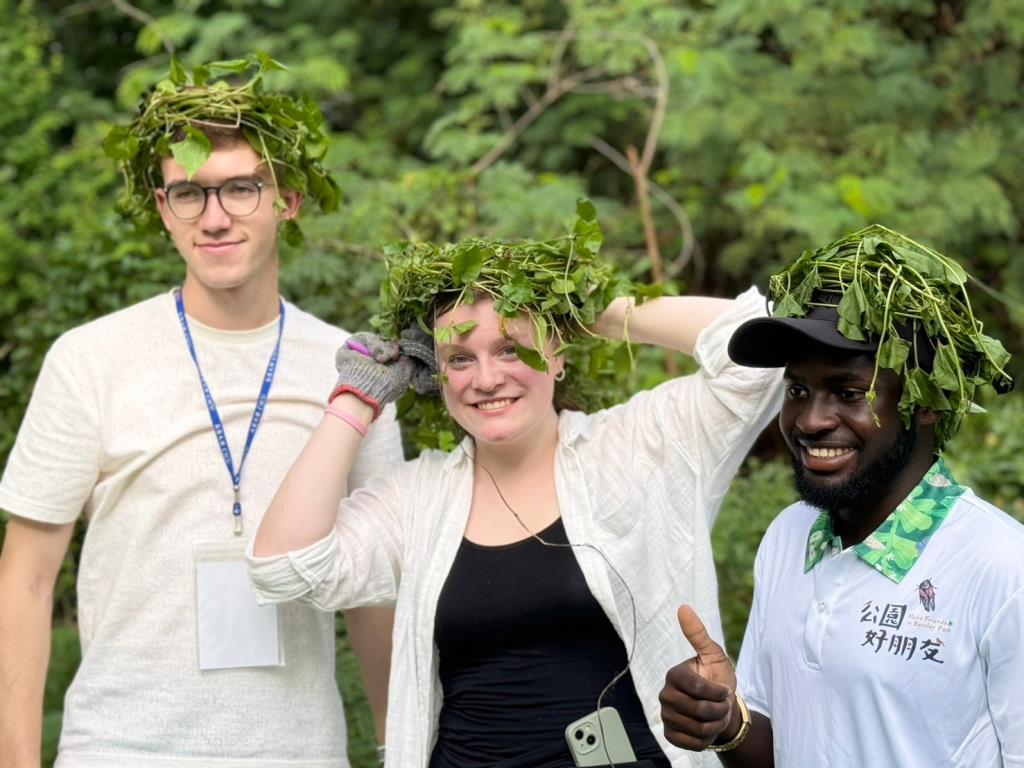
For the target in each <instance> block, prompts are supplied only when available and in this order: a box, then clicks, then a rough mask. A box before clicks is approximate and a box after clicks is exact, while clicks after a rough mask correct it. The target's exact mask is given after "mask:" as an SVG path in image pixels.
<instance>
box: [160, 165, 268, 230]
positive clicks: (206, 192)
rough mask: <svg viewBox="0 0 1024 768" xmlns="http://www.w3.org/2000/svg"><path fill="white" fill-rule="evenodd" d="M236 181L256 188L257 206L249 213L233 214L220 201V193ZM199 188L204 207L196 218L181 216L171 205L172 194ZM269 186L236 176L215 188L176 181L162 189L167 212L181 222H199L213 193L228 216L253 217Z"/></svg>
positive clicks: (260, 181)
mask: <svg viewBox="0 0 1024 768" xmlns="http://www.w3.org/2000/svg"><path fill="white" fill-rule="evenodd" d="M235 181H245V182H248V183H249V184H254V185H255V186H256V205H254V206H253V208H252V210H251V211H249V212H248V213H231V211H229V210H228V209H227V208H225V207H224V201H223V200H221V199H220V191H221V190H222V189H223V188H224V187H225V186H227V185H228V184H230V183H232V182H235ZM184 186H190V187H198V188H199V189H200V190H202V192H203V207H202V208H201V209H200V210H199V213H197V214H196V215H195V216H181V215H179V214H178V212H177V211H175V210H174V205H173V204H172V203H171V192H172V190H174V189H176V188H178V187H184ZM265 186H267V182H265V181H263V180H262V179H255V178H252V177H249V176H235V177H233V178H230V179H225V180H224V181H223V182H221V183H220V184H219V185H217V186H215V187H204V186H203V185H202V184H197V183H196V182H194V181H175V182H172V183H171V184H168V185H167V186H166V187H161V190H162V191H163V193H164V199H165V200H166V201H167V210H169V211H170V212H171V213H172V214H173V215H174V217H175V218H176V219H178V220H179V221H198V220H199V219H201V218H202V216H203V214H204V213H206V208H207V206H208V205H209V204H210V193H211V192H213V193H214V194H215V195H216V196H217V205H219V206H220V209H221V210H222V211H224V213H226V214H227V215H228V216H232V217H234V218H238V219H244V218H245V217H246V216H252V215H253V214H254V213H256V210H257V209H258V208H259V207H260V203H261V202H263V188H264V187H265Z"/></svg>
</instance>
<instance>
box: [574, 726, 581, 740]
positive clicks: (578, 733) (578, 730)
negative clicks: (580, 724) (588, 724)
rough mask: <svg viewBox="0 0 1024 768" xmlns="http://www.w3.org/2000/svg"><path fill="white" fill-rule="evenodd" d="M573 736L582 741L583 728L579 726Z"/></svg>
mask: <svg viewBox="0 0 1024 768" xmlns="http://www.w3.org/2000/svg"><path fill="white" fill-rule="evenodd" d="M573 736H575V737H576V741H582V740H583V729H582V728H577V729H576V733H574V734H573Z"/></svg>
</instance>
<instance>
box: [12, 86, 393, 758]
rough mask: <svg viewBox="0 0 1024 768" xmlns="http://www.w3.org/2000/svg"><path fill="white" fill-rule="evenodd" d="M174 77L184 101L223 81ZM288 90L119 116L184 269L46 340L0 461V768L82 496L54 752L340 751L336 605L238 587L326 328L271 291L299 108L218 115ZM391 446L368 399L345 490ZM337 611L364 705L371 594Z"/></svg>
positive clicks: (381, 683)
mask: <svg viewBox="0 0 1024 768" xmlns="http://www.w3.org/2000/svg"><path fill="white" fill-rule="evenodd" d="M188 87H189V98H190V101H191V102H192V103H195V102H196V101H198V100H200V99H201V98H203V97H205V98H206V99H207V100H208V102H209V104H211V105H213V104H214V103H215V102H217V101H218V94H220V93H222V91H218V90H217V88H215V87H213V86H206V85H199V86H196V85H193V84H189V86H188ZM183 90H184V88H183V87H182V88H179V89H178V92H182V91H183ZM158 98H159V97H158V96H154V97H153V100H152V101H151V102H150V104H151V105H152V104H155V103H157V100H158ZM288 101H289V97H287V96H285V95H283V94H279V93H278V94H265V93H264V92H262V91H261V90H260V89H255V90H254V92H253V93H252V94H251V98H250V99H249V101H248V102H247V103H246V104H245V105H244V109H240V118H239V121H236V122H235V123H234V124H233V125H232V124H231V121H230V120H225V118H224V116H223V114H222V113H218V112H212V111H211V112H210V113H209V114H206V113H203V112H202V111H201V110H200V111H199V113H198V114H195V113H194V114H192V116H191V121H190V122H189V121H183V122H181V123H180V124H179V125H177V126H171V130H172V131H173V133H172V134H171V135H167V134H164V133H160V134H155V133H152V132H150V133H149V134H147V133H146V131H147V130H149V129H148V128H147V127H146V125H147V124H145V123H144V120H145V113H143V116H142V117H140V118H137V120H136V122H135V123H133V125H132V127H131V128H130V129H129V130H131V131H134V132H135V135H136V136H139V135H141V136H142V138H143V139H144V141H142V143H141V145H140V146H142V147H143V148H144V149H145V151H149V152H151V154H152V157H153V160H154V163H153V164H152V165H153V167H146V168H141V166H138V165H136V166H134V167H133V166H132V158H129V159H124V158H122V160H123V167H124V168H125V170H126V175H127V176H128V177H129V189H131V188H132V183H133V182H135V189H138V188H139V184H138V182H139V181H140V178H145V179H146V181H147V185H149V186H150V188H151V189H152V192H151V194H152V196H153V198H155V205H156V209H157V211H158V213H159V218H160V220H162V222H163V226H164V228H165V229H166V231H167V232H168V234H169V235H170V237H171V239H172V240H173V242H174V245H175V247H176V248H177V250H178V253H179V254H180V255H181V257H182V259H184V261H185V276H184V280H183V282H182V284H181V286H180V288H175V289H173V290H172V291H169V292H168V293H164V294H162V295H159V296H155V297H153V298H151V299H148V300H146V301H143V302H141V303H139V304H136V305H134V306H131V307H128V308H126V309H123V310H121V311H119V312H116V313H114V314H112V315H108V316H106V317H103V318H100V319H98V320H95V321H93V322H90V323H87V324H85V325H83V326H80V327H78V328H75V329H73V330H71V331H69V332H68V333H66V334H64V335H63V336H62V337H61V338H60V339H58V340H57V341H56V342H55V344H54V345H53V347H52V348H51V350H50V352H49V354H48V355H47V359H46V361H45V363H44V366H43V369H42V371H41V373H40V376H39V380H38V381H37V384H36V387H35V390H34V392H33V396H32V400H31V403H30V405H29V408H28V410H27V412H26V415H25V419H24V422H23V424H22V426H21V429H20V431H19V435H18V440H17V443H16V445H15V446H14V449H13V450H12V452H11V455H10V459H9V461H8V464H7V467H6V469H5V472H4V476H3V480H2V482H0V508H2V509H4V510H5V511H6V512H8V513H10V515H11V517H10V521H9V523H8V527H7V532H6V537H5V541H4V549H3V553H2V556H0V711H2V712H3V717H2V720H0V764H2V765H3V766H5V767H6V768H15V767H16V766H38V765H39V750H40V720H41V717H40V715H41V707H42V698H43V687H44V681H45V677H46V665H47V656H48V653H47V650H48V647H49V628H50V617H51V611H52V598H53V587H54V582H55V579H56V577H57V574H58V572H59V569H60V566H61V562H62V561H63V559H64V557H65V554H66V552H67V548H68V545H69V542H70V540H71V537H72V532H73V528H74V522H75V520H76V519H77V517H78V516H79V514H81V513H83V512H84V513H85V515H86V517H87V518H88V521H89V526H88V529H87V532H86V538H85V543H84V546H83V549H82V555H81V562H80V565H79V573H78V614H79V629H80V632H81V638H82V649H83V656H82V664H81V666H80V668H79V670H78V673H77V674H76V676H75V679H74V681H73V682H72V684H71V687H70V688H69V690H68V693H67V698H66V700H65V709H64V719H63V732H62V736H61V744H60V754H59V756H58V759H57V765H58V766H60V768H93V767H94V766H150V765H153V766H161V768H173V767H175V766H181V767H182V768H184V767H185V766H188V768H203V767H204V766H218V768H225V767H226V766H232V768H235V767H237V766H243V767H244V766H253V767H255V766H259V768H269V767H271V766H289V768H326V767H327V766H330V767H332V768H344V767H345V766H347V765H348V760H347V758H346V754H345V751H346V739H345V724H344V716H343V712H342V705H341V700H340V697H339V695H338V692H337V687H336V685H335V682H334V653H335V647H334V618H333V615H332V614H331V613H329V612H322V611H319V610H317V609H316V607H315V606H310V605H298V604H291V605H287V606H281V607H273V606H268V607H260V606H257V605H256V603H255V599H254V598H253V596H252V593H251V590H250V589H249V586H248V582H247V577H246V573H245V566H244V562H243V560H242V553H243V551H244V546H245V543H246V542H247V541H248V538H249V537H250V536H251V535H252V533H253V532H254V531H255V530H256V526H257V524H258V523H259V520H260V518H261V517H262V514H263V510H264V509H265V508H266V506H267V505H268V504H269V502H270V499H271V497H272V495H273V493H274V491H275V490H276V488H277V486H278V484H279V483H280V481H281V479H282V478H283V476H284V474H285V472H286V470H287V469H288V467H289V466H290V465H291V463H292V462H293V460H294V459H295V456H296V455H297V454H298V452H299V450H300V449H301V447H302V446H303V444H304V443H305V442H306V439H307V437H308V435H309V433H310V431H311V430H312V429H313V428H314V427H315V426H316V424H317V423H318V422H319V421H320V419H321V418H322V414H323V410H324V406H325V403H324V401H323V393H324V392H326V391H330V389H331V385H332V384H333V383H334V380H335V377H336V373H335V371H334V370H333V368H332V367H331V366H330V364H329V363H328V364H327V365H326V366H325V365H324V362H325V361H329V360H330V359H331V358H332V355H333V352H334V350H335V349H337V348H338V346H339V345H340V344H342V343H343V342H344V341H345V339H346V337H347V334H346V333H345V332H344V331H341V330H339V329H337V328H334V327H331V326H329V325H327V324H325V323H323V322H321V321H319V320H317V319H316V318H314V317H312V316H311V315H309V314H306V313H304V312H302V311H301V310H300V309H298V308H297V307H295V306H293V305H292V304H289V303H287V302H284V301H282V300H281V299H280V297H279V294H278V231H279V227H281V226H282V225H283V224H284V223H286V222H289V221H292V220H293V219H294V218H295V217H296V216H297V215H298V212H299V208H300V205H301V203H302V200H303V194H302V192H301V191H299V190H298V189H289V188H287V187H285V186H283V185H282V184H281V183H280V182H282V181H283V180H285V179H286V178H288V176H287V175H286V174H288V173H289V170H290V169H291V170H294V169H295V168H296V167H299V168H301V169H303V170H304V172H305V174H306V175H305V178H308V177H309V174H320V176H321V178H326V172H325V171H324V170H323V169H322V167H320V165H319V161H318V160H317V159H316V155H315V152H314V151H313V149H311V148H310V146H309V145H311V144H313V143H316V142H318V141H319V140H321V139H323V136H321V135H310V134H309V133H308V131H307V132H305V133H303V132H302V131H300V130H299V128H301V127H302V126H299V128H296V129H295V131H294V133H293V134H289V135H286V136H285V137H284V139H285V143H286V144H287V145H288V146H290V147H291V148H292V150H293V151H294V152H295V153H297V154H295V155H293V156H291V157H288V158H283V157H277V156H269V157H268V156H267V154H266V150H265V149H264V152H263V154H261V153H258V152H257V151H256V150H254V149H253V145H251V144H250V143H249V141H248V140H247V139H246V134H245V133H243V130H242V129H240V128H238V127H236V126H238V125H239V122H241V124H242V125H243V126H248V125H250V123H247V122H246V120H249V118H254V119H256V120H258V121H262V122H261V123H258V124H260V125H271V124H278V125H279V124H281V123H282V122H283V121H280V120H277V118H278V117H279V116H280V115H279V111H280V110H281V109H282V104H283V103H285V102H288ZM211 110H212V107H211ZM305 127H306V128H308V125H307V126H305ZM160 130H161V131H163V130H164V129H163V127H161V128H160ZM287 130H288V129H285V133H286V134H287ZM197 131H198V132H199V133H201V134H202V136H201V137H200V136H199V135H198V134H197ZM250 135H252V134H251V133H250ZM146 139H148V141H149V143H146V141H145V140H146ZM188 142H192V143H193V144H195V143H198V144H199V145H204V146H206V147H207V150H208V156H207V157H206V158H205V161H203V162H201V163H200V164H198V167H188V168H186V167H185V165H183V164H182V162H186V163H191V164H192V165H193V166H194V165H195V162H194V160H189V159H188V158H187V157H186V156H185V155H182V156H181V157H182V162H179V161H178V160H177V159H175V157H172V156H171V152H173V151H174V147H176V146H182V145H184V144H186V143H188ZM136 144H137V145H139V142H136ZM135 157H137V155H136V156H135ZM140 173H141V174H142V176H141V177H140V176H139V174H140ZM133 174H134V175H133ZM323 189H324V188H323V187H318V188H317V191H313V188H312V187H307V189H306V192H307V195H308V196H311V197H314V198H315V199H316V198H318V197H320V196H321V195H322V193H323ZM153 198H151V199H153ZM320 202H321V203H322V202H323V201H322V200H320ZM400 458H401V446H400V441H399V437H398V431H397V428H396V426H395V423H394V420H393V417H391V416H390V415H388V416H387V417H385V418H384V419H383V420H382V422H381V421H378V423H376V424H375V425H374V426H373V428H372V430H371V432H370V435H369V437H368V442H367V443H365V444H364V448H363V449H362V451H361V455H360V459H359V460H358V467H357V469H355V470H354V471H353V472H352V473H351V475H350V476H349V482H350V487H351V486H354V485H359V484H361V483H362V482H364V481H365V480H366V479H367V478H368V477H369V475H370V474H372V473H376V472H380V471H386V470H387V468H388V467H389V466H390V465H391V464H392V463H397V462H398V461H400ZM347 618H348V620H349V623H348V627H349V631H350V634H351V635H352V637H353V644H354V645H355V646H356V650H357V653H358V652H359V651H360V650H362V651H363V654H362V656H363V658H362V659H361V662H363V664H362V666H363V675H364V678H366V679H367V682H368V683H370V685H369V688H370V690H369V695H370V699H371V702H372V703H375V704H376V705H377V706H376V707H375V710H376V711H375V715H378V716H381V717H380V723H379V725H381V726H382V724H383V718H382V714H383V711H382V710H383V702H384V698H385V691H386V680H387V664H388V656H389V651H390V609H363V611H362V612H351V613H350V614H349V615H348V616H347ZM380 735H381V734H378V736H380Z"/></svg>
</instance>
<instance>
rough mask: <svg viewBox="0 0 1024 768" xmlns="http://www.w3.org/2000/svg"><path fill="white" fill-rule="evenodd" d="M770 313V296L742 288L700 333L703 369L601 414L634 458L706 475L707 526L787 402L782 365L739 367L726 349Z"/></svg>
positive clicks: (699, 353) (610, 431) (703, 510)
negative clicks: (742, 329)
mask: <svg viewBox="0 0 1024 768" xmlns="http://www.w3.org/2000/svg"><path fill="white" fill-rule="evenodd" d="M764 315H765V303H764V297H763V296H762V295H761V294H760V293H759V292H758V291H757V289H755V288H751V289H750V290H748V291H746V292H744V293H743V294H741V295H740V296H739V297H737V298H736V299H735V300H734V301H733V305H732V306H731V307H730V308H729V309H727V310H726V311H725V312H723V313H722V314H721V315H720V316H719V317H718V318H716V319H715V320H714V321H713V322H712V323H711V324H710V325H709V326H708V327H707V328H705V329H704V330H703V331H701V333H700V335H699V336H698V338H697V345H696V348H695V350H694V357H695V359H696V360H697V362H698V363H700V365H701V369H700V370H699V371H697V372H696V373H694V374H692V375H689V376H682V377H679V378H676V379H672V380H671V381H667V382H665V383H664V384H661V385H660V386H658V387H655V388H654V389H652V390H648V391H645V392H638V393H637V394H635V395H633V397H631V398H630V399H629V400H628V401H627V402H626V403H624V404H622V405H620V406H617V407H615V408H611V409H609V410H608V411H605V412H604V413H603V414H601V424H602V429H603V430H604V431H605V434H607V435H615V438H614V440H615V443H614V444H615V445H628V446H630V449H631V450H632V451H633V452H634V454H633V458H634V459H643V460H645V461H647V462H648V463H650V464H652V465H654V466H658V467H662V468H664V471H673V469H672V468H674V467H679V471H685V472H688V473H689V474H691V475H692V476H695V477H697V478H700V480H701V482H702V483H703V485H704V491H703V499H702V505H701V510H700V512H701V513H703V514H704V515H705V516H706V519H707V521H708V525H709V527H710V526H711V525H712V524H713V523H714V519H715V517H717V514H718V510H719V508H720V507H721V500H722V498H723V497H724V496H725V494H726V492H727V491H728V490H729V484H730V482H731V481H732V478H733V476H734V475H735V474H736V471H737V470H738V469H739V466H740V464H741V463H742V462H743V459H744V457H745V456H746V454H747V451H748V450H749V449H750V446H751V445H753V443H754V441H755V440H756V439H757V436H758V435H759V434H760V433H761V430H763V429H764V428H765V426H767V424H768V422H769V421H771V419H772V417H773V416H774V415H775V414H776V412H777V411H778V408H779V405H780V404H781V402H782V387H781V381H782V369H780V368H748V367H745V366H741V365H737V364H736V363H734V362H732V360H730V359H729V355H728V353H727V351H726V348H727V347H728V344H729V339H730V338H731V337H732V334H733V332H734V331H735V330H736V328H737V327H738V326H739V325H740V324H741V323H743V322H745V321H746V320H749V319H751V318H755V317H763V316H764Z"/></svg>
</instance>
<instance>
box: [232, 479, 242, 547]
mask: <svg viewBox="0 0 1024 768" xmlns="http://www.w3.org/2000/svg"><path fill="white" fill-rule="evenodd" d="M231 516H232V517H233V518H234V519H235V536H241V535H242V502H241V501H239V499H238V486H237V485H236V486H235V503H234V504H233V505H232V507H231Z"/></svg>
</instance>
